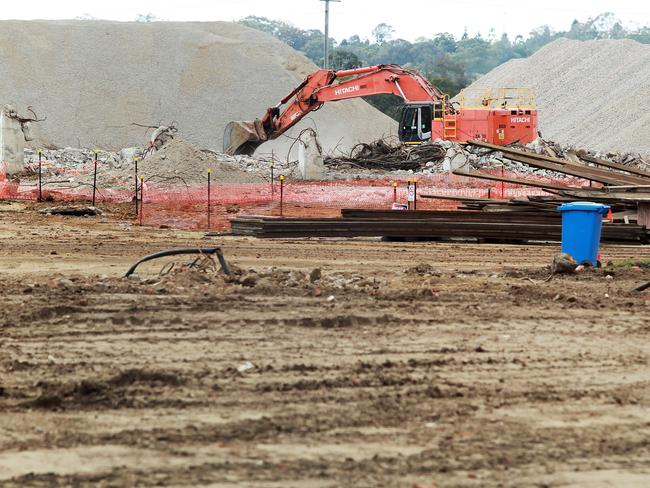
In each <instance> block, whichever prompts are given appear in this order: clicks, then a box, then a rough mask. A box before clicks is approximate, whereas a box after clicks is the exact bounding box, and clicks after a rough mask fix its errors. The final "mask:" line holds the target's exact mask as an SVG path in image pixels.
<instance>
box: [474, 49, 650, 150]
mask: <svg viewBox="0 0 650 488" xmlns="http://www.w3.org/2000/svg"><path fill="white" fill-rule="evenodd" d="M649 79H650V45H646V44H641V43H638V42H636V41H632V40H599V41H574V40H569V39H564V38H562V39H558V40H556V41H554V42H552V43H550V44H548V45H546V46H545V47H543V48H542V49H540V50H539V51H537V52H536V53H535V54H534V55H533V56H531V57H530V58H526V59H516V60H511V61H508V62H507V63H504V64H502V65H501V66H499V67H497V68H495V69H494V70H492V71H490V72H489V73H488V74H486V75H485V76H483V77H481V78H480V79H478V80H477V81H476V82H475V83H474V84H472V85H471V86H470V88H477V87H509V86H522V87H533V88H535V89H536V91H537V101H538V108H539V120H540V130H541V132H542V135H543V136H544V138H545V139H550V140H553V141H556V142H558V143H561V144H568V145H572V146H575V147H586V148H589V149H595V150H599V151H617V152H630V151H632V152H639V153H641V154H643V155H645V156H647V155H650V83H649V82H648V80H649Z"/></svg>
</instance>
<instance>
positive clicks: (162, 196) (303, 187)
mask: <svg viewBox="0 0 650 488" xmlns="http://www.w3.org/2000/svg"><path fill="white" fill-rule="evenodd" d="M0 170H1V168H0ZM88 172H90V174H92V163H90V164H89V165H84V166H83V167H78V168H75V169H74V170H72V171H65V172H60V173H59V174H58V175H56V176H55V177H52V176H51V175H50V176H48V179H49V181H48V182H46V184H45V185H44V186H42V187H41V191H40V196H41V198H42V199H45V200H53V201H80V202H81V201H83V202H90V201H92V194H93V186H92V184H88V183H79V182H76V181H77V180H76V179H75V178H74V176H76V175H86V176H87V175H88ZM482 172H483V173H490V172H491V173H492V174H497V175H500V176H507V177H510V178H525V179H528V180H535V181H538V182H544V183H548V184H556V185H557V184H559V185H569V186H581V185H585V184H588V183H587V182H586V181H584V180H579V179H574V178H563V179H549V178H544V177H540V176H537V175H534V174H525V175H521V174H517V173H511V172H506V173H503V172H501V171H499V170H496V171H487V170H483V171H482ZM57 178H58V180H57ZM70 178H72V180H71V181H68V180H70ZM86 180H87V178H86ZM52 181H54V182H55V183H56V185H55V184H52ZM57 181H58V183H57ZM91 181H92V179H91ZM61 182H63V183H61ZM66 182H67V183H66ZM75 182H76V183H75ZM114 183H115V184H114V185H113V184H112V182H111V178H105V177H104V178H102V179H101V182H100V183H98V184H97V187H96V190H95V198H96V204H97V205H99V206H101V204H102V203H105V202H132V204H133V215H132V217H133V221H134V222H138V223H139V222H141V223H142V224H143V225H148V226H168V227H172V228H180V229H212V230H226V229H228V228H229V221H228V219H229V218H232V217H236V216H244V215H264V216H284V217H303V218H306V217H337V216H340V211H341V209H342V208H368V209H390V208H391V207H392V205H393V203H394V202H396V203H399V204H406V203H407V178H400V179H391V178H374V179H345V180H328V181H312V182H308V181H298V180H289V179H285V180H284V181H283V182H280V181H279V180H278V179H276V180H275V181H274V182H273V184H271V183H270V182H269V183H239V184H223V183H220V182H216V183H215V182H211V184H210V188H209V192H210V200H209V202H208V183H207V174H206V175H205V183H203V184H197V185H182V184H178V183H177V182H169V181H168V182H164V181H163V182H154V181H146V180H145V181H144V182H143V184H142V185H139V184H138V209H139V213H138V214H137V215H136V205H135V203H136V202H135V199H136V196H135V187H136V180H135V178H133V180H132V181H131V182H127V183H128V184H130V185H131V188H130V189H128V188H127V186H126V184H125V182H124V181H121V182H118V181H115V182H114ZM137 183H139V182H137ZM394 183H397V186H396V187H393V184H394ZM411 184H413V183H411ZM416 194H417V201H416V205H417V209H418V210H454V209H456V208H458V207H459V206H460V205H462V202H460V201H455V200H446V199H431V198H425V197H424V195H432V194H433V195H441V196H449V197H462V198H480V199H486V198H491V199H510V198H517V197H526V196H530V195H548V194H547V193H545V192H544V191H543V190H542V189H539V188H533V187H529V186H523V185H515V184H511V183H501V182H497V181H488V180H480V179H476V178H469V177H465V176H458V175H453V174H449V173H445V174H436V175H426V176H418V178H417V193H416ZM0 198H4V199H26V200H37V199H38V198H39V185H38V178H37V176H36V177H35V176H34V175H33V174H32V175H30V177H29V178H28V179H26V180H24V181H21V182H20V183H19V182H17V181H12V180H8V179H7V178H6V176H4V173H3V172H2V171H0ZM141 198H142V199H143V200H142V201H140V199H141ZM208 203H209V204H208ZM411 205H412V207H411V208H413V204H411ZM208 208H209V213H208ZM208 219H209V222H208Z"/></svg>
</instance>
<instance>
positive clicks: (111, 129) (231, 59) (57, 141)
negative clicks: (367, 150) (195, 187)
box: [0, 20, 396, 156]
mask: <svg viewBox="0 0 650 488" xmlns="http://www.w3.org/2000/svg"><path fill="white" fill-rule="evenodd" d="M0 45H3V46H10V47H11V48H10V49H9V48H7V49H3V50H1V51H0V67H2V70H1V71H0V100H2V102H3V103H11V104H12V105H14V106H15V107H16V108H18V109H19V110H22V109H25V108H26V107H27V106H30V105H31V106H33V107H34V109H35V110H36V111H37V113H38V114H39V115H42V116H46V117H47V120H45V121H43V122H41V123H38V124H34V125H33V129H34V134H33V135H34V136H35V137H36V140H35V141H34V142H33V146H32V147H34V148H36V147H39V146H40V147H50V148H62V147H68V146H73V147H91V148H94V147H100V148H103V149H110V150H117V149H119V148H122V147H132V146H136V145H138V144H139V143H140V142H141V140H142V138H143V137H144V135H145V133H146V130H144V129H143V128H142V127H137V126H134V125H132V123H139V124H144V125H156V124H157V125H161V124H172V123H174V124H175V125H176V126H177V127H178V128H179V130H181V131H182V132H183V134H184V135H185V137H186V139H187V140H189V141H190V142H192V143H193V144H196V145H197V146H199V147H202V148H208V149H213V150H218V151H220V150H221V149H222V135H223V130H224V128H225V126H226V124H227V123H228V122H230V121H232V120H250V119H254V118H255V117H260V116H262V115H263V114H264V112H265V111H266V109H267V108H268V107H270V106H273V105H275V104H276V103H277V102H278V101H279V100H280V99H281V98H283V97H284V96H285V95H287V93H289V92H290V91H291V90H292V89H293V88H295V87H296V86H297V85H298V84H299V83H300V81H302V80H303V79H304V77H305V75H306V74H307V73H309V72H311V71H313V70H315V69H317V67H316V66H315V65H314V64H313V63H311V62H310V61H309V60H308V59H307V58H305V57H304V56H303V55H302V54H300V53H298V52H297V51H295V50H293V49H292V48H291V47H289V46H288V45H286V44H284V43H282V42H281V41H279V40H277V39H274V38H273V37H271V36H270V35H267V34H265V33H263V32H259V31H256V30H254V29H250V28H248V27H245V26H243V25H240V24H237V23H231V22H148V23H146V22H110V21H72V20H65V21H42V20H37V21H13V20H11V21H1V22H0ZM308 125H315V126H316V127H318V129H319V132H320V134H321V143H322V145H323V147H324V149H325V150H326V151H327V150H330V149H333V148H335V147H336V146H337V145H338V146H339V147H342V148H349V147H351V146H353V145H354V144H355V143H357V142H359V141H366V140H373V139H376V138H378V137H381V136H382V135H387V134H389V133H391V132H395V128H396V123H395V122H394V121H392V119H390V118H389V117H387V116H385V115H384V114H382V113H381V112H379V111H378V110H376V109H374V108H373V107H371V106H370V105H369V104H367V103H366V102H364V101H362V100H350V101H346V102H339V103H332V104H328V105H327V106H326V107H323V109H322V110H319V111H318V112H317V113H313V114H310V116H309V120H305V121H304V123H303V124H302V125H301V127H300V128H297V129H298V131H299V130H300V129H301V128H305V127H306V126H308ZM288 135H291V133H290V134H288ZM294 135H295V134H294ZM292 143H293V140H292V139H289V138H285V137H283V138H281V139H279V140H277V141H274V142H273V143H269V145H266V144H265V145H263V146H262V147H261V148H260V150H259V151H260V152H270V150H271V149H275V150H276V152H277V153H282V155H283V156H284V153H286V152H287V150H288V148H289V146H290V145H291V144H292Z"/></svg>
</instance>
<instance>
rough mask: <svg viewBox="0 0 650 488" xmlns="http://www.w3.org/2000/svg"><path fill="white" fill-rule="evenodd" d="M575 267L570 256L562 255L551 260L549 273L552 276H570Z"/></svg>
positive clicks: (574, 262) (573, 260)
mask: <svg viewBox="0 0 650 488" xmlns="http://www.w3.org/2000/svg"><path fill="white" fill-rule="evenodd" d="M577 266H578V264H577V263H576V261H575V259H573V257H572V256H570V255H569V254H566V253H562V254H558V255H556V256H555V257H554V258H553V264H552V265H551V272H552V273H553V274H572V273H575V271H576V268H577Z"/></svg>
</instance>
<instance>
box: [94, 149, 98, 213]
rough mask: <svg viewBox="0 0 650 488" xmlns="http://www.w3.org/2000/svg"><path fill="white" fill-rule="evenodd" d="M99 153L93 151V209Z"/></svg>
mask: <svg viewBox="0 0 650 488" xmlns="http://www.w3.org/2000/svg"><path fill="white" fill-rule="evenodd" d="M98 155H99V151H98V150H97V149H95V161H94V164H95V170H94V171H93V207H94V206H95V194H96V193H97V158H98Z"/></svg>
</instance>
